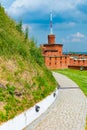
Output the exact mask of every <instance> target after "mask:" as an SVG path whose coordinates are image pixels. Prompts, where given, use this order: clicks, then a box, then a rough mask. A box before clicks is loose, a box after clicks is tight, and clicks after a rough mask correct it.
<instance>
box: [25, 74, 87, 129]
mask: <svg viewBox="0 0 87 130" xmlns="http://www.w3.org/2000/svg"><path fill="white" fill-rule="evenodd" d="M53 75H54V77H55V78H56V80H57V82H58V83H59V84H60V86H61V88H60V89H59V95H58V97H57V99H56V101H55V103H54V104H53V105H52V106H51V107H50V108H49V109H48V110H47V111H46V112H45V114H43V115H42V116H41V117H40V118H39V119H38V120H36V121H35V122H33V123H32V124H31V125H30V127H27V128H26V130H85V121H86V115H87V98H86V97H85V96H84V94H83V92H82V91H81V90H80V89H79V87H78V86H77V85H76V84H75V83H74V82H73V81H72V80H70V79H68V78H67V77H65V76H63V75H61V74H58V73H55V72H54V73H53Z"/></svg>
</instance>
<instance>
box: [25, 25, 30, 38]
mask: <svg viewBox="0 0 87 130" xmlns="http://www.w3.org/2000/svg"><path fill="white" fill-rule="evenodd" d="M28 35H29V29H28V26H27V27H26V28H25V39H28Z"/></svg>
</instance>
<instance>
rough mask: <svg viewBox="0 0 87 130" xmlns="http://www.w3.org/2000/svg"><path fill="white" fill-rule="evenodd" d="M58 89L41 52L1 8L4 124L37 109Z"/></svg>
mask: <svg viewBox="0 0 87 130" xmlns="http://www.w3.org/2000/svg"><path fill="white" fill-rule="evenodd" d="M55 87H56V82H55V79H54V78H53V76H52V74H51V72H50V71H49V70H48V69H47V68H46V67H45V66H44V60H43V57H42V56H41V50H40V48H38V47H37V46H36V44H35V42H34V41H33V40H31V39H29V40H26V39H25V36H24V34H23V32H19V31H18V29H17V23H16V22H14V21H13V20H12V19H11V18H9V17H8V16H7V15H6V13H5V11H4V8H3V7H1V6H0V123H2V122H4V121H7V120H9V119H11V118H13V117H14V116H15V115H17V114H19V113H21V112H22V111H24V110H26V109H28V108H29V107H31V106H33V105H34V104H35V103H36V102H38V101H40V100H41V99H43V98H44V97H46V96H47V95H49V94H50V93H51V92H52V91H53V90H54V89H55Z"/></svg>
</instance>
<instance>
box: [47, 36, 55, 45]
mask: <svg viewBox="0 0 87 130" xmlns="http://www.w3.org/2000/svg"><path fill="white" fill-rule="evenodd" d="M48 44H55V35H54V34H50V35H48Z"/></svg>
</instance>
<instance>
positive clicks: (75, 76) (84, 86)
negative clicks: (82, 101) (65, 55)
mask: <svg viewBox="0 0 87 130" xmlns="http://www.w3.org/2000/svg"><path fill="white" fill-rule="evenodd" d="M56 71H57V72H59V73H61V74H64V75H66V76H67V77H69V78H70V79H72V80H73V81H75V82H76V83H77V84H78V86H79V87H80V89H81V90H82V91H83V92H84V94H85V95H86V96H87V71H80V70H73V69H61V70H56Z"/></svg>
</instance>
